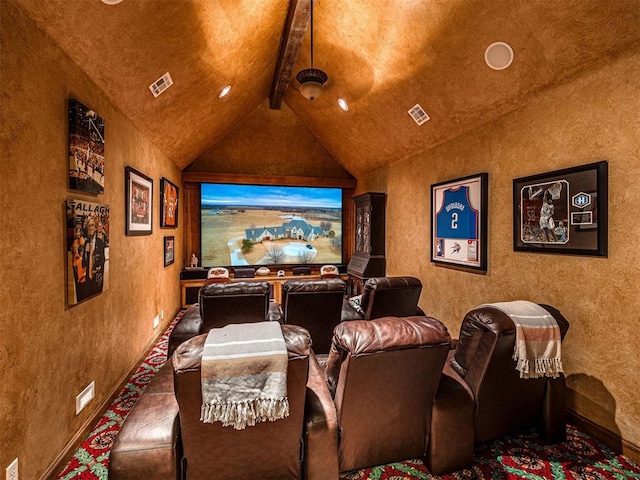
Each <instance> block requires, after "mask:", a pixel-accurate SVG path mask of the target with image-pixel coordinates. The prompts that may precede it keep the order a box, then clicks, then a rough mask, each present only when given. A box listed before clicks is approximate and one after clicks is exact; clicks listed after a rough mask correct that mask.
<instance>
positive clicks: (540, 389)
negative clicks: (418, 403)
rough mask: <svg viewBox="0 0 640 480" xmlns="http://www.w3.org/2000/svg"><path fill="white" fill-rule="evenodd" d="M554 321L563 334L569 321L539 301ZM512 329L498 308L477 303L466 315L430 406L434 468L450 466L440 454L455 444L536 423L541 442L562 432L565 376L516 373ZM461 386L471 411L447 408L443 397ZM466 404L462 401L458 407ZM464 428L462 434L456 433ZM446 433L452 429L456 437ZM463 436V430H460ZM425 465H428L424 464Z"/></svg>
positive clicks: (561, 435)
mask: <svg viewBox="0 0 640 480" xmlns="http://www.w3.org/2000/svg"><path fill="white" fill-rule="evenodd" d="M541 306H542V307H543V308H544V309H545V310H547V311H548V312H549V313H550V314H551V315H552V316H553V317H554V318H555V320H556V321H557V322H558V326H559V328H560V335H561V338H562V339H564V337H565V335H566V333H567V330H568V329H569V322H568V321H567V320H566V318H564V316H562V314H561V313H560V312H559V311H558V310H557V309H555V308H553V307H551V306H549V305H541ZM515 335H516V329H515V325H514V323H513V321H512V320H511V318H510V317H509V316H508V315H507V314H506V313H504V312H502V311H501V310H498V309H496V308H492V307H486V306H485V307H482V308H476V309H474V310H471V311H470V312H469V313H467V314H466V316H465V317H464V320H463V321H462V326H461V327H460V337H459V339H458V340H457V345H456V348H455V350H452V351H451V352H450V354H449V359H448V361H447V363H446V365H445V368H444V371H443V376H442V380H441V384H440V387H439V389H438V394H437V396H436V402H435V405H434V413H433V423H432V427H431V430H432V432H433V436H432V443H431V445H430V447H429V449H430V452H429V456H428V461H427V465H434V466H435V467H434V470H435V471H436V472H438V473H441V472H443V471H447V470H451V468H450V467H449V466H447V464H448V461H447V460H443V458H442V456H444V455H448V452H449V451H450V450H451V449H456V448H457V449H458V452H460V451H461V445H463V444H465V445H466V446H465V447H464V448H467V449H468V445H471V450H472V449H473V444H474V443H475V444H477V443H481V442H486V441H490V440H494V439H496V438H499V437H503V436H505V435H509V434H513V433H518V432H521V431H523V430H526V429H529V428H532V427H537V428H538V430H539V432H540V434H541V437H542V438H543V439H544V440H545V441H546V442H547V443H558V442H562V441H563V440H565V437H566V419H565V379H564V375H562V374H561V375H560V377H558V378H549V377H542V378H535V379H533V378H527V379H522V378H520V372H518V371H517V370H516V362H515V360H513V351H514V344H515ZM456 389H457V390H458V392H460V390H462V389H464V390H466V391H467V392H468V395H469V397H470V398H471V399H472V400H473V408H472V410H471V414H468V412H467V411H466V410H465V411H462V410H460V409H457V408H452V406H451V405H452V403H451V401H450V400H447V398H448V397H451V396H457V397H458V398H460V393H458V394H455V392H454V390H456ZM464 408H465V409H466V406H465V407H464ZM464 431H467V432H468V433H467V434H465V435H466V436H467V437H469V439H470V438H473V442H471V441H470V440H465V439H464V438H461V437H460V436H461V435H463V434H462V433H461V432H464ZM448 432H457V434H458V437H457V438H455V437H453V438H452V437H451V436H449V433H448ZM463 436H464V435H463ZM430 468H431V467H430Z"/></svg>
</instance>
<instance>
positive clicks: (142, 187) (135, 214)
mask: <svg viewBox="0 0 640 480" xmlns="http://www.w3.org/2000/svg"><path fill="white" fill-rule="evenodd" d="M124 177H125V178H124V184H125V210H126V219H127V223H126V234H127V235H151V233H152V232H153V223H152V221H153V208H152V207H153V180H151V179H150V178H149V177H147V176H146V175H144V174H142V173H140V172H138V171H137V170H135V169H133V168H131V167H129V166H127V167H125V169H124Z"/></svg>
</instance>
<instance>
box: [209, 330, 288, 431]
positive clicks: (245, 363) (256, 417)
mask: <svg viewBox="0 0 640 480" xmlns="http://www.w3.org/2000/svg"><path fill="white" fill-rule="evenodd" d="M287 364H288V356H287V347H286V345H285V343H284V338H283V337H282V330H281V329H280V324H279V323H277V322H257V323H243V324H231V325H227V326H226V327H223V328H214V329H212V330H210V331H209V334H208V335H207V339H206V341H205V344H204V351H203V354H202V411H201V416H200V420H201V421H202V422H204V423H213V422H216V421H219V422H222V425H223V426H225V427H228V426H233V428H235V429H236V430H243V429H244V428H245V427H247V426H253V425H255V424H256V423H258V422H266V421H274V420H279V419H282V418H286V417H288V416H289V400H288V398H287Z"/></svg>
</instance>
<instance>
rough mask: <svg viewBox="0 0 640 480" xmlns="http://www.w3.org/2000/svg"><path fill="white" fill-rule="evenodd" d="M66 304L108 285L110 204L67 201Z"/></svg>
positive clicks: (79, 300)
mask: <svg viewBox="0 0 640 480" xmlns="http://www.w3.org/2000/svg"><path fill="white" fill-rule="evenodd" d="M66 250H67V303H68V304H69V305H76V304H78V303H81V302H84V301H85V300H87V299H89V298H91V297H93V296H95V295H98V294H100V293H102V292H103V291H104V290H106V289H107V288H108V285H109V205H102V204H99V203H93V202H87V201H85V200H67V248H66Z"/></svg>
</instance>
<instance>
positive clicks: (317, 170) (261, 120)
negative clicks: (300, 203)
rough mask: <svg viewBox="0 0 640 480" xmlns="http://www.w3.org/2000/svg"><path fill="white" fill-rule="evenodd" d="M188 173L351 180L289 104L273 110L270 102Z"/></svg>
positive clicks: (218, 144) (198, 161)
mask: <svg viewBox="0 0 640 480" xmlns="http://www.w3.org/2000/svg"><path fill="white" fill-rule="evenodd" d="M185 170H187V171H193V172H224V173H239V174H255V173H260V174H261V175H293V176H306V177H333V178H348V177H350V175H349V173H348V172H347V171H346V170H344V169H343V168H342V167H341V166H340V165H339V164H338V163H337V162H336V161H335V160H334V158H333V157H332V156H331V155H330V154H329V153H328V152H327V151H326V150H325V149H324V147H323V146H322V144H321V143H320V142H318V140H317V139H316V138H315V137H314V136H313V134H312V133H311V132H310V131H309V130H307V128H306V127H305V126H304V125H303V124H302V123H301V122H300V120H298V118H297V117H296V116H295V115H294V114H293V113H292V112H291V109H290V108H289V107H288V106H287V105H286V104H285V103H283V104H282V108H281V109H280V110H270V109H269V101H268V100H265V101H264V102H263V103H262V105H261V106H260V107H259V108H257V109H256V110H255V111H254V112H253V113H252V114H251V115H249V116H248V117H247V118H246V119H245V120H243V121H242V123H241V124H240V125H238V126H237V127H236V128H235V129H234V130H233V131H232V132H231V133H230V134H229V135H227V136H226V137H225V138H223V139H222V140H221V141H220V142H219V143H217V144H216V146H215V147H213V148H211V149H210V150H208V151H207V152H206V153H205V154H204V155H202V157H200V158H199V159H198V160H196V161H195V162H193V163H192V164H191V165H190V166H189V167H188V168H186V169H185Z"/></svg>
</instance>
